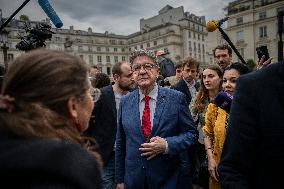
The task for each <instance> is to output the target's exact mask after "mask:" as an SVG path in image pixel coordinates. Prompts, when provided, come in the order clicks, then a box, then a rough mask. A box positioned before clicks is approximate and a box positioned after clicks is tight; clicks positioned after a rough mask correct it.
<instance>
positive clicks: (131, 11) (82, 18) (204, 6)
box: [0, 0, 230, 35]
mask: <svg viewBox="0 0 284 189" xmlns="http://www.w3.org/2000/svg"><path fill="white" fill-rule="evenodd" d="M49 1H50V3H51V5H52V6H53V8H54V9H55V11H56V12H57V14H58V16H59V17H60V18H61V20H62V22H63V24H64V26H63V27H64V28H69V26H70V25H73V26H74V27H75V29H81V30H87V28H88V27H91V28H92V29H93V31H95V32H100V33H103V32H104V31H109V32H112V33H116V34H122V35H129V34H131V33H134V32H137V31H139V25H140V23H139V21H140V19H141V18H145V19H146V18H149V17H152V16H155V15H157V14H158V11H159V10H160V9H162V8H163V7H164V6H166V5H167V4H169V5H170V6H172V7H179V6H183V7H184V11H186V12H190V13H193V14H195V15H197V16H205V17H206V20H209V19H213V18H214V19H219V18H221V17H224V16H225V13H224V11H223V8H224V7H225V6H226V5H227V4H228V2H229V1H230V0H214V1H210V0H191V1H188V0H175V1H173V0H155V1H154V0H143V1H140V0H119V1H116V0H68V1H66V0H56V1H55V0H49ZM21 4H22V1H19V0H18V1H15V0H13V1H11V0H1V2H0V7H1V9H2V12H3V17H8V16H9V15H10V14H12V12H13V11H14V10H16V9H17V8H18V7H19V6H20V5H21ZM21 14H26V15H28V16H29V17H30V19H31V20H42V19H45V18H46V17H47V16H46V15H45V13H44V12H43V10H42V9H41V8H40V6H39V5H38V3H37V1H30V2H29V3H28V4H27V5H26V6H25V7H24V9H23V10H22V11H21V12H19V13H18V15H17V16H16V17H19V16H20V15H21Z"/></svg>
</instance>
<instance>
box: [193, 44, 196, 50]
mask: <svg viewBox="0 0 284 189" xmlns="http://www.w3.org/2000/svg"><path fill="white" fill-rule="evenodd" d="M193 50H194V52H195V51H196V43H195V42H193Z"/></svg>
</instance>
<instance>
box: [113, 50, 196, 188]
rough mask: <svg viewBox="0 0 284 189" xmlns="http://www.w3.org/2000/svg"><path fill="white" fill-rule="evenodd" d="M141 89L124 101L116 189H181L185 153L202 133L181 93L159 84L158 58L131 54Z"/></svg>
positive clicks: (119, 131) (117, 144)
mask: <svg viewBox="0 0 284 189" xmlns="http://www.w3.org/2000/svg"><path fill="white" fill-rule="evenodd" d="M130 63H131V66H132V71H133V76H134V80H135V82H136V84H137V86H138V89H137V90H135V91H133V92H131V93H130V94H128V95H126V96H125V97H122V99H121V103H120V109H119V120H118V129H117V136H116V154H115V164H116V169H115V173H116V174H115V175H116V182H117V183H118V185H117V188H119V189H121V188H127V189H143V188H150V189H151V188H153V189H154V188H155V189H157V188H159V189H164V188H168V189H172V188H176V187H177V180H178V171H179V169H178V168H179V163H180V156H179V154H180V153H181V152H184V151H185V150H186V149H188V148H189V147H190V146H191V145H192V144H193V143H194V142H195V141H196V139H197V131H196V127H195V126H194V123H193V120H192V118H191V114H190V112H189V109H188V107H187V105H186V101H185V97H184V95H183V94H182V93H180V92H178V91H174V90H170V89H166V88H162V87H158V85H157V84H156V78H157V76H158V75H159V67H158V65H157V62H156V59H155V54H154V52H152V51H147V50H142V49H141V50H138V51H134V52H133V53H132V54H131V58H130Z"/></svg>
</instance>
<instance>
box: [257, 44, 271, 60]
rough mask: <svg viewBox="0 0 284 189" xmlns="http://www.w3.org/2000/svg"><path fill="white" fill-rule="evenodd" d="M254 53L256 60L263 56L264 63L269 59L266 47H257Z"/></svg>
mask: <svg viewBox="0 0 284 189" xmlns="http://www.w3.org/2000/svg"><path fill="white" fill-rule="evenodd" d="M256 53H257V56H258V60H260V59H261V57H262V56H263V55H264V56H265V57H264V61H266V60H268V59H269V53H268V49H267V46H260V47H257V48H256Z"/></svg>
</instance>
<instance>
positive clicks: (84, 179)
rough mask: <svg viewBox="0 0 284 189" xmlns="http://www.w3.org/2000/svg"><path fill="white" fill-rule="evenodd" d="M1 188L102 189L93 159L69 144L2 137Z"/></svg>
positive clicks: (0, 146)
mask: <svg viewBox="0 0 284 189" xmlns="http://www.w3.org/2000/svg"><path fill="white" fill-rule="evenodd" d="M0 180H1V188H29V189H33V188H36V189H38V188H41V189H49V188H50V189H51V188H64V189H72V188H74V189H79V188H81V189H88V188H89V189H96V188H97V189H98V188H100V186H101V175H100V171H99V169H98V165H97V162H96V160H95V159H94V157H93V155H91V154H89V153H88V152H87V151H86V150H84V149H83V148H82V147H81V146H79V145H77V144H73V143H70V142H66V141H60V140H49V139H24V138H16V137H8V136H4V135H3V134H0Z"/></svg>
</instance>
